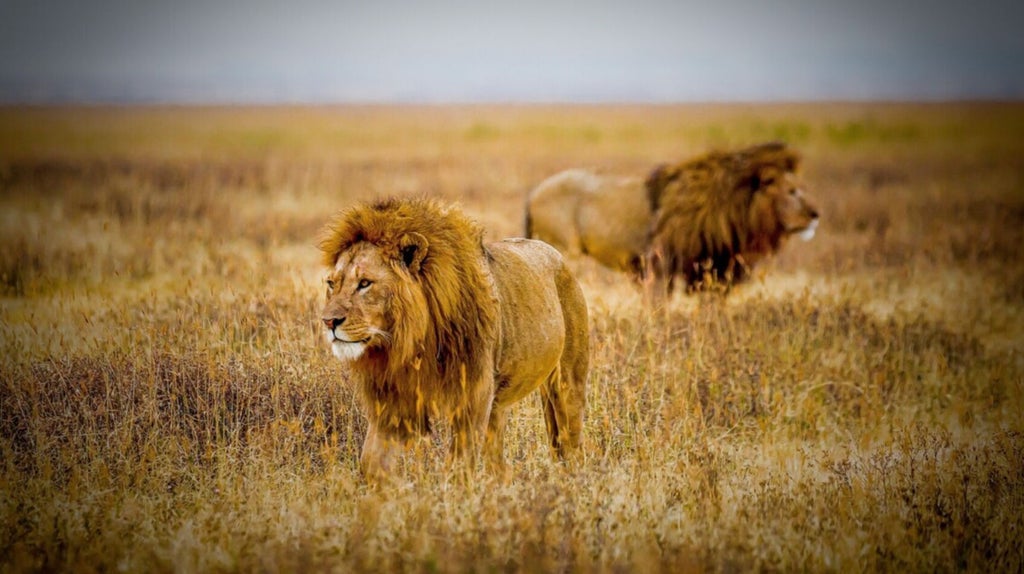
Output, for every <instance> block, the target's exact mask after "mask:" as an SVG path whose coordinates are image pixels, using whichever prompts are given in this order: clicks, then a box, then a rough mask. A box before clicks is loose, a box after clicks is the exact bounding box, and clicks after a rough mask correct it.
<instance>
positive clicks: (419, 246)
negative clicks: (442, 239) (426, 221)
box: [398, 231, 429, 274]
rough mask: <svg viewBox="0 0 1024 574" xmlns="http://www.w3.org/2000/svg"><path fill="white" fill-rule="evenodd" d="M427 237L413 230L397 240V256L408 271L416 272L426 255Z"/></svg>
mask: <svg viewBox="0 0 1024 574" xmlns="http://www.w3.org/2000/svg"><path fill="white" fill-rule="evenodd" d="M428 245H429V243H427V238H426V237H423V236H422V235H420V234H419V233H416V232H415V231H413V232H410V233H406V234H405V235H403V236H402V239H400V240H399V242H398V256H399V257H400V258H401V259H402V263H404V264H405V267H406V268H407V269H408V270H409V272H410V273H413V274H415V273H418V272H419V270H420V266H421V264H422V263H423V258H424V257H426V256H427V247H428Z"/></svg>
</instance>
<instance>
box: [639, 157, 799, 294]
mask: <svg viewBox="0 0 1024 574" xmlns="http://www.w3.org/2000/svg"><path fill="white" fill-rule="evenodd" d="M799 162H800V158H799V156H798V155H797V153H796V152H795V151H793V150H792V149H790V148H788V147H787V146H786V145H785V144H783V143H777V142H772V143H767V144H762V145H758V146H753V147H749V148H744V149H741V150H737V151H714V152H710V153H707V154H705V155H702V156H699V157H696V158H693V159H690V160H688V161H685V162H682V163H679V164H676V165H674V166H660V167H658V168H656V169H655V170H654V171H653V172H652V173H651V175H650V176H649V177H648V179H647V182H646V187H647V194H648V200H649V203H650V205H651V206H652V208H653V209H654V216H653V218H652V222H651V234H650V242H649V245H648V262H649V265H650V266H651V270H652V271H653V272H654V273H655V275H656V276H661V277H663V278H666V279H668V280H669V281H671V278H672V277H674V276H676V275H682V276H683V277H684V278H685V279H686V282H687V285H688V286H689V287H690V288H694V287H696V286H698V285H700V284H701V283H702V281H704V279H706V278H707V277H708V276H711V277H713V279H714V280H717V281H723V282H724V283H726V284H728V283H732V282H734V281H739V280H741V279H743V278H744V277H745V276H746V275H747V273H748V271H749V268H750V267H751V266H752V265H753V264H754V263H756V262H757V261H758V260H759V259H761V258H763V257H765V256H767V255H770V254H772V253H774V252H776V251H777V250H778V249H779V247H780V246H781V244H782V241H783V238H784V235H785V232H784V230H783V229H782V227H781V225H780V223H779V221H778V219H777V217H776V215H775V212H774V210H773V208H772V204H771V203H770V201H769V200H768V199H764V198H760V199H759V198H758V195H757V194H755V193H754V191H755V190H757V189H758V188H759V187H761V181H760V180H761V179H762V178H767V177H769V176H772V175H777V176H782V175H784V174H786V173H791V172H793V171H795V170H796V169H797V167H798V165H799ZM670 288H671V283H670Z"/></svg>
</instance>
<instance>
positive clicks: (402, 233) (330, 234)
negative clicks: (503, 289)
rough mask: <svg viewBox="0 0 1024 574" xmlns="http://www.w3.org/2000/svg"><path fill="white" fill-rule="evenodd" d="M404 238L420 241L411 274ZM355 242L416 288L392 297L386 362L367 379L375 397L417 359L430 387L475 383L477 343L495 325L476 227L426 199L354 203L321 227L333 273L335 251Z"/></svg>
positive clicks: (325, 257) (322, 242)
mask: <svg viewBox="0 0 1024 574" xmlns="http://www.w3.org/2000/svg"><path fill="white" fill-rule="evenodd" d="M410 238H416V240H417V241H422V242H425V245H424V246H423V247H424V248H425V251H426V254H425V255H424V256H423V258H422V260H421V261H418V262H417V265H416V266H415V268H414V269H413V268H407V267H406V263H407V259H408V258H409V257H410V255H409V252H408V248H409V245H410ZM361 242H367V243H370V244H372V245H374V246H377V247H378V248H380V249H381V252H382V253H385V254H389V255H390V260H389V261H387V263H388V264H390V265H391V266H392V267H393V269H395V270H396V274H397V275H398V276H401V277H408V278H409V279H410V281H411V282H412V283H415V284H416V285H418V288H416V287H414V286H413V285H404V286H402V288H401V289H398V290H397V291H396V293H395V299H394V300H393V302H392V310H393V312H394V314H395V322H396V328H395V329H394V338H393V340H392V342H391V346H390V348H389V353H388V356H386V357H378V359H379V360H378V361H375V362H374V366H375V367H376V368H374V369H373V370H374V371H377V372H376V373H373V375H376V376H369V377H367V382H368V383H372V384H374V386H375V388H374V389H373V391H374V392H373V394H374V395H375V397H374V398H377V399H384V398H385V397H384V396H382V395H391V394H392V393H391V392H389V391H388V389H389V388H390V387H392V386H393V385H398V384H400V383H401V381H397V380H395V378H396V377H397V376H399V375H400V372H401V370H402V369H403V368H406V367H407V366H408V365H409V364H412V363H414V362H416V361H417V358H418V357H428V358H430V359H431V360H428V361H425V362H424V364H425V365H427V366H428V369H429V367H431V366H433V365H436V372H435V373H430V372H426V373H421V375H423V376H421V377H418V378H419V379H420V380H421V381H422V383H423V384H426V385H428V386H436V387H440V388H446V389H457V388H460V386H461V384H462V381H463V380H464V379H466V378H469V379H475V378H478V377H480V376H481V373H480V370H481V369H482V366H483V364H484V361H482V360H480V359H481V358H480V357H478V356H477V354H478V353H479V352H480V350H481V349H482V348H483V346H482V345H481V341H486V340H492V339H493V338H494V332H495V331H496V329H497V326H498V308H497V302H496V300H495V295H494V293H493V287H492V282H491V280H490V278H489V275H488V273H487V272H486V267H485V261H486V258H487V257H488V253H487V251H486V249H485V248H484V245H483V230H482V228H481V227H480V226H479V225H477V224H476V223H475V222H474V221H472V220H471V219H469V218H468V217H466V216H465V215H464V214H463V213H462V212H461V211H460V210H458V209H450V208H447V207H445V206H444V205H443V204H442V203H440V202H438V201H436V200H432V199H428V198H417V199H411V200H399V199H394V198H392V199H383V200H379V201H376V202H372V203H364V204H359V205H356V206H354V207H352V208H350V209H348V210H347V211H345V212H343V213H342V214H341V215H340V216H339V217H338V218H337V219H336V220H335V221H334V222H333V223H331V224H330V225H328V227H327V228H326V229H325V231H324V233H323V236H322V238H321V240H320V242H319V247H320V250H321V252H322V262H323V263H324V265H325V266H328V267H333V266H334V265H335V264H336V263H337V261H338V257H339V255H340V254H341V253H343V252H344V251H346V250H348V249H349V248H351V247H353V246H355V245H356V244H358V243H361ZM420 296H422V299H420ZM420 300H422V301H424V302H425V309H424V308H421V306H420V305H418V304H417V301H420ZM424 311H425V312H424ZM431 375H433V376H431ZM435 378H436V380H434V379H435ZM392 390H394V389H392Z"/></svg>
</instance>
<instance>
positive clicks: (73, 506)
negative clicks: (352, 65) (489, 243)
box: [0, 104, 1024, 572]
mask: <svg viewBox="0 0 1024 574" xmlns="http://www.w3.org/2000/svg"><path fill="white" fill-rule="evenodd" d="M1022 135H1024V105H1018V104H986V105H982V104H974V105H971V104H962V105H917V106H911V105H881V104H875V105H868V104H829V105H824V104H822V105H771V106H768V105H720V106H715V105H706V106H699V105H693V106H662V107H657V106H653V107H631V106H619V107H615V106H607V107H593V106H578V107H545V106H524V107H488V106H478V107H472V106H467V107H400V108H395V107H323V108H244V109H233V108H218V109H193V108H133V109H106V108H89V109H31V108H6V109H0V221H2V223H0V295H2V299H0V301H2V302H0V345H2V347H3V352H2V363H0V571H11V572H17V571H29V570H74V571H76V572H87V571H93V570H104V571H109V570H123V571H147V572H148V571H172V570H173V571H200V572H209V571H227V570H260V571H308V570H331V571H343V572H347V571H399V570H402V571H423V572H436V571H442V572H449V571H467V570H469V571H518V570H522V571H657V570H665V571H672V572H687V571H747V570H784V571H794V570H796V571H823V570H825V571H828V570H838V571H844V572H845V571H861V570H868V571H899V572H904V571H925V572H934V571H950V570H972V571H979V570H980V571H1002V572H1014V571H1018V572H1019V571H1021V569H1022V568H1024V435H1022V432H1024V355H1022V345H1021V343H1022V336H1024V265H1022V262H1024V254H1022V251H1024V161H1022V158H1024V143H1022ZM766 139H784V140H786V141H788V142H790V143H791V144H792V145H794V146H796V147H797V148H798V149H800V150H801V151H802V152H803V154H804V156H805V166H804V169H803V176H804V179H805V182H806V186H807V188H808V189H809V190H810V191H811V192H812V193H813V194H814V195H815V196H816V197H817V198H818V199H819V201H820V203H821V205H822V207H823V210H824V215H823V221H822V226H821V228H820V231H819V234H818V237H816V238H815V239H814V240H813V241H811V242H810V243H793V244H790V245H788V246H787V248H786V249H785V250H784V251H783V253H782V254H781V255H780V256H779V257H777V258H776V259H775V260H774V261H772V262H771V263H770V264H769V265H767V266H765V267H764V268H762V269H761V272H760V273H759V276H758V278H757V279H756V280H755V281H753V282H752V283H750V284H748V285H746V286H744V287H741V288H739V289H737V290H735V292H734V293H733V294H732V295H730V296H729V297H728V298H726V299H723V298H721V297H720V296H716V295H706V296H696V297H684V296H680V295H677V296H676V298H675V299H673V300H672V301H671V304H670V305H669V307H668V309H666V310H665V311H664V312H660V313H651V312H649V311H647V310H645V309H644V308H643V306H642V304H641V298H640V293H639V292H638V291H637V289H635V288H634V287H633V286H631V285H630V284H629V283H628V281H627V280H626V279H625V278H624V277H623V276H621V275H616V274H614V273H613V272H610V271H607V270H605V269H603V268H600V267H598V266H597V265H595V264H593V263H592V262H590V261H586V260H580V261H573V262H572V265H573V267H574V268H575V269H576V270H577V273H578V276H579V278H580V282H581V284H582V286H583V289H584V292H585V293H586V295H587V299H588V304H589V307H590V322H591V326H590V332H591V342H592V359H591V364H592V369H591V374H590V386H589V407H588V411H587V419H586V423H585V434H586V441H587V444H586V449H587V451H586V460H585V462H584V464H582V465H581V466H580V467H579V468H563V467H561V466H560V465H559V464H557V463H556V462H554V461H552V459H551V454H550V452H549V450H548V448H547V447H546V445H545V442H546V441H545V438H544V429H543V422H542V418H543V417H542V415H541V413H540V409H539V401H537V400H532V399H531V400H527V401H525V402H524V403H522V404H521V405H520V406H519V407H517V408H516V409H515V410H514V411H513V415H512V416H511V417H510V419H511V420H510V423H509V424H510V428H509V433H508V436H507V438H506V452H505V456H506V460H508V462H509V473H508V476H505V477H496V476H491V475H488V474H486V473H480V474H479V475H478V476H477V477H476V479H475V480H474V481H472V482H470V483H466V482H464V481H463V480H462V479H461V478H459V477H457V476H455V475H453V474H452V473H451V472H450V471H449V470H448V469H447V467H446V464H445V452H444V451H445V449H444V432H445V429H443V428H442V429H441V432H440V433H439V436H438V437H435V438H434V439H433V440H424V441H422V442H421V443H420V444H417V445H415V448H414V449H413V450H412V452H410V453H409V455H408V456H406V457H405V459H404V461H403V465H402V468H401V472H400V479H399V480H397V481H396V482H395V484H392V485H389V486H387V487H386V488H380V489H370V488H368V487H367V486H366V485H365V484H364V482H363V480H362V478H361V476H360V475H359V472H358V469H357V462H356V461H357V457H358V452H359V445H360V441H361V438H362V436H363V434H364V432H365V421H364V420H363V418H362V416H361V415H360V413H359V411H358V406H357V404H356V402H355V395H354V393H353V390H352V389H351V388H350V387H349V386H348V385H347V383H346V379H345V375H344V372H343V368H342V366H341V365H340V364H339V363H338V362H337V361H336V360H334V359H333V358H332V356H331V355H330V352H329V350H328V349H327V348H326V345H325V344H324V342H323V337H322V335H321V333H320V330H319V328H318V320H317V319H318V315H319V309H320V306H321V304H322V299H321V298H322V296H323V288H322V286H321V285H320V278H321V269H319V267H318V253H317V251H316V248H315V241H316V236H317V232H318V230H319V228H320V227H321V226H322V225H323V224H324V223H325V222H326V221H327V220H328V219H329V218H330V216H331V215H332V214H333V213H334V212H335V211H336V210H338V209H341V208H344V207H346V206H347V205H349V204H351V203H352V202H354V201H357V200H362V199H367V198H373V197H379V196H385V195H398V196H403V195H410V194H423V193H425V194H430V195H435V196H441V197H444V198H448V199H451V200H453V201H458V202H459V203H461V205H462V206H463V207H464V208H465V209H466V211H468V212H469V213H470V214H471V215H473V216H474V217H475V218H476V219H478V220H479V221H480V222H481V223H482V224H483V225H484V226H485V227H486V228H487V230H488V237H489V238H492V239H493V238H500V237H504V236H514V235H518V234H519V233H520V229H521V225H522V221H521V220H522V207H523V201H524V195H525V193H526V191H527V190H528V189H529V188H530V187H531V186H532V185H534V184H535V183H537V182H539V181H540V180H541V179H543V178H544V177H546V176H548V175H550V174H551V173H554V172H555V171H557V170H560V169H564V168H568V167H577V166H589V167H594V168H597V169H599V170H601V171H604V172H607V173H622V174H643V173H646V171H647V170H648V169H650V168H651V167H652V166H653V165H654V164H656V163H659V162H662V161H676V160H679V159H681V158H684V157H687V156H690V155H693V154H696V153H700V152H702V151H704V150H706V149H707V148H709V147H724V146H732V145H747V144H751V143H755V142H759V141H762V140H766Z"/></svg>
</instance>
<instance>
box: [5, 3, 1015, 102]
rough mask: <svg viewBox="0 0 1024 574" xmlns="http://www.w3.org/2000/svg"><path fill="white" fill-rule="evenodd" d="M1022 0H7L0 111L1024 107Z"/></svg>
mask: <svg viewBox="0 0 1024 574" xmlns="http://www.w3.org/2000/svg"><path fill="white" fill-rule="evenodd" d="M1022 70H1024V0H981V1H970V0H959V1H956V2H953V1H950V0H934V1H928V0H862V1H857V0H846V1H841V0H819V1H815V0H763V1H755V0H705V1H703V2H687V1H669V0H629V1H616V2H612V1H604V0H598V1H590V2H585V1H575V2H570V1H566V0H542V1H535V0H507V1H499V2H490V1H488V0H477V1H462V0H446V1H441V2H438V1H430V0H421V1H418V2H417V1H413V0H409V1H401V0H367V1H362V2H355V1H352V0H342V1H338V2H322V1H316V0H299V1H267V0H258V1H255V2H240V1H234V0H167V1H162V2H149V1H145V0H143V1H139V0H135V1H132V0H79V1H75V0H13V1H12V0H0V101H6V102H19V101H35V102H46V101H92V102H97V101H110V102H124V101H178V102H220V103H225V102H241V103H245V102H280V101H283V102H332V101H358V102H367V101H374V102H376V101H383V102H409V101H412V102H472V101H542V102H549V101H595V102H602V101H645V102H652V101H653V102H672V101H695V100H723V99H724V100H810V99H959V98H1013V99H1021V98H1024V72H1022Z"/></svg>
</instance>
